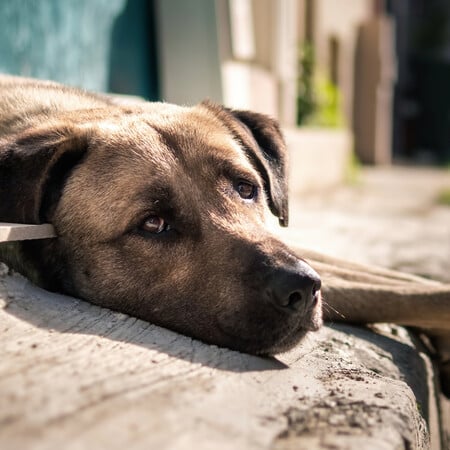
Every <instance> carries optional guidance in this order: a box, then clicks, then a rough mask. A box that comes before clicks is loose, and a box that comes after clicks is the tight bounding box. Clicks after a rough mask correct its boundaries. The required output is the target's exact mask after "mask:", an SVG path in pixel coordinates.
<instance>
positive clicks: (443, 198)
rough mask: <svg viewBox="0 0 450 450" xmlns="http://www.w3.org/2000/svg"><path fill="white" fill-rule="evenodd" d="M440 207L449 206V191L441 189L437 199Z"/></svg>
mask: <svg viewBox="0 0 450 450" xmlns="http://www.w3.org/2000/svg"><path fill="white" fill-rule="evenodd" d="M437 202H438V203H439V204H440V205H445V206H450V189H443V190H442V191H441V192H440V193H439V195H438V198H437Z"/></svg>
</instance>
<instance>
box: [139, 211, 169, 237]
mask: <svg viewBox="0 0 450 450" xmlns="http://www.w3.org/2000/svg"><path fill="white" fill-rule="evenodd" d="M140 229H141V230H142V231H146V232H147V233H152V234H159V233H162V232H163V231H169V230H170V225H169V224H168V223H167V222H166V221H165V220H164V219H163V218H162V217H159V216H156V215H152V216H148V217H147V218H146V219H145V220H144V222H142V225H141V226H140Z"/></svg>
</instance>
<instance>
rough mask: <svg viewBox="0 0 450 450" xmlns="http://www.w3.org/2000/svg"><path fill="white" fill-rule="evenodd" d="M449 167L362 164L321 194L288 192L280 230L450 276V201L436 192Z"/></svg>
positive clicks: (449, 177) (361, 257)
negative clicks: (287, 214) (351, 177)
mask: <svg viewBox="0 0 450 450" xmlns="http://www.w3.org/2000/svg"><path fill="white" fill-rule="evenodd" d="M444 189H450V171H449V170H438V169H428V168H427V169H425V168H406V167H392V168H382V169H378V168H377V169H369V168H365V169H362V170H361V172H360V174H359V176H358V180H357V181H356V182H355V183H353V184H351V185H346V186H343V187H340V188H337V189H335V190H333V191H330V192H327V193H325V194H323V193H322V194H320V195H319V194H315V195H307V194H301V196H300V195H297V196H295V195H294V196H293V198H292V199H291V220H290V227H289V228H288V229H287V230H286V231H285V233H286V235H287V237H288V238H293V239H295V240H296V241H297V242H300V243H301V244H302V245H303V246H305V247H308V248H312V249H314V250H318V251H321V252H324V253H327V254H330V255H334V256H339V257H341V258H346V259H349V260H354V261H357V262H362V263H370V264H376V265H380V266H383V267H387V268H392V269H396V270H401V271H407V272H411V273H415V274H419V275H423V276H426V277H430V278H434V279H437V280H441V281H447V282H450V207H449V206H444V205H439V204H438V202H437V198H438V196H439V193H441V192H442V191H443V190H444Z"/></svg>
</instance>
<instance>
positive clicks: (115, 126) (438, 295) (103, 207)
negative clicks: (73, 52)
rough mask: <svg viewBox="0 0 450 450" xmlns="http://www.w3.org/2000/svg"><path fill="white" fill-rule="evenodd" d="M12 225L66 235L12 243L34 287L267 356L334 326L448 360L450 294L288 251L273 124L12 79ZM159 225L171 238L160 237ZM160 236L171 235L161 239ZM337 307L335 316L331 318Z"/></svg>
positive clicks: (0, 164)
mask: <svg viewBox="0 0 450 450" xmlns="http://www.w3.org/2000/svg"><path fill="white" fill-rule="evenodd" d="M0 98H1V102H0V198H1V202H0V221H7V222H20V223H43V222H50V223H52V224H53V225H54V227H55V229H56V232H57V235H58V237H57V238H56V239H49V240H44V241H34V242H21V243H13V244H7V245H6V244H2V246H0V253H1V255H2V258H3V260H4V261H6V262H7V263H9V264H10V265H12V266H13V267H14V268H16V269H17V270H19V271H21V272H22V273H24V274H25V275H27V276H28V277H30V278H31V279H33V280H34V281H35V282H36V283H38V284H40V285H42V286H44V287H46V288H48V289H52V290H57V291H61V292H64V293H68V294H71V295H74V296H78V297H81V298H84V299H86V300H89V301H91V302H93V303H96V304H99V305H102V306H106V307H110V308H113V309H116V310H119V311H122V312H125V313H129V314H132V315H134V316H137V317H140V318H143V319H145V320H149V321H151V322H153V323H155V324H158V325H162V326H166V327H168V328H171V329H174V330H176V331H179V332H182V333H185V334H188V335H190V336H193V337H196V338H199V339H202V340H204V341H206V342H209V343H214V344H217V345H222V346H227V347H230V348H233V349H238V350H242V351H246V352H251V353H259V354H269V353H276V352H279V351H283V350H286V349H288V348H290V347H292V346H293V345H295V344H296V343H297V342H298V341H299V340H300V339H301V338H302V337H303V336H304V335H305V333H306V332H307V331H308V330H315V329H317V328H318V327H319V326H320V325H321V322H322V308H321V294H320V291H319V288H320V280H319V278H318V275H317V274H316V273H315V272H314V270H313V269H312V268H311V267H310V266H309V265H308V264H307V263H305V262H304V261H303V260H302V259H301V258H307V259H308V260H310V261H312V265H313V266H314V267H315V268H316V269H317V270H319V272H320V273H321V275H322V278H323V281H324V286H323V289H322V292H324V296H325V299H326V301H327V303H328V304H329V305H330V306H332V308H329V309H325V310H324V311H325V318H328V319H332V320H343V319H344V320H346V321H349V322H354V323H367V322H377V321H392V322H397V323H400V324H404V325H411V326H416V327H421V328H423V329H426V330H427V332H428V333H429V334H430V335H431V336H432V337H433V338H434V339H435V342H436V344H437V346H438V347H439V350H440V351H441V355H442V357H443V360H442V368H443V370H444V372H443V373H444V375H445V378H444V381H445V380H447V382H448V381H450V380H449V378H450V373H448V372H445V368H446V366H445V358H448V357H449V356H450V355H449V354H448V353H446V352H450V336H449V335H450V295H449V292H450V290H449V287H448V286H443V285H440V284H437V283H432V282H427V281H425V280H422V279H420V278H416V277H413V276H408V275H403V274H397V273H394V272H389V271H383V270H381V269H371V268H366V267H361V266H356V265H352V264H349V263H347V262H344V261H336V260H328V259H327V258H326V257H324V256H322V255H317V254H312V253H311V252H304V251H301V250H298V249H293V248H290V247H287V246H286V245H285V244H284V243H282V242H281V241H280V240H278V239H276V238H275V237H274V236H272V235H271V234H270V233H269V232H268V231H267V229H266V228H265V225H264V220H265V216H266V214H267V211H268V210H269V209H270V211H271V212H272V213H273V214H275V215H276V216H277V217H278V218H279V220H280V223H281V224H282V225H287V220H288V208H287V182H286V176H285V170H286V149H285V145H284V142H283V139H282V136H281V133H280V130H279V128H278V125H277V124H276V122H275V121H274V120H272V119H270V118H268V117H266V116H263V115H260V114H256V113H252V112H248V111H234V110H229V109H226V108H223V107H220V106H217V105H213V104H210V103H203V104H200V105H197V106H195V107H191V108H187V107H178V106H174V105H168V104H162V103H142V104H140V105H138V104H135V105H127V106H123V105H120V104H118V103H117V104H116V102H115V101H114V100H112V99H111V98H109V97H106V96H101V95H94V94H88V93H84V92H82V91H79V90H76V89H71V88H66V87H63V86H61V85H58V84H55V83H50V82H41V81H34V80H27V79H22V78H16V77H8V76H2V77H0ZM158 226H160V227H159V229H157V228H158ZM155 231H161V232H159V233H156V232H155ZM335 311H337V312H335Z"/></svg>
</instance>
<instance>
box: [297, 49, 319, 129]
mask: <svg viewBox="0 0 450 450" xmlns="http://www.w3.org/2000/svg"><path fill="white" fill-rule="evenodd" d="M299 60H300V77H299V79H298V87H297V90H298V92H297V124H298V125H303V123H304V122H305V120H306V119H307V118H308V117H309V116H310V115H311V114H312V113H313V112H314V109H315V107H316V105H315V100H314V91H313V77H314V64H315V59H314V49H313V46H312V45H311V44H310V43H309V42H305V43H304V44H303V45H302V46H301V48H300V55H299Z"/></svg>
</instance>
